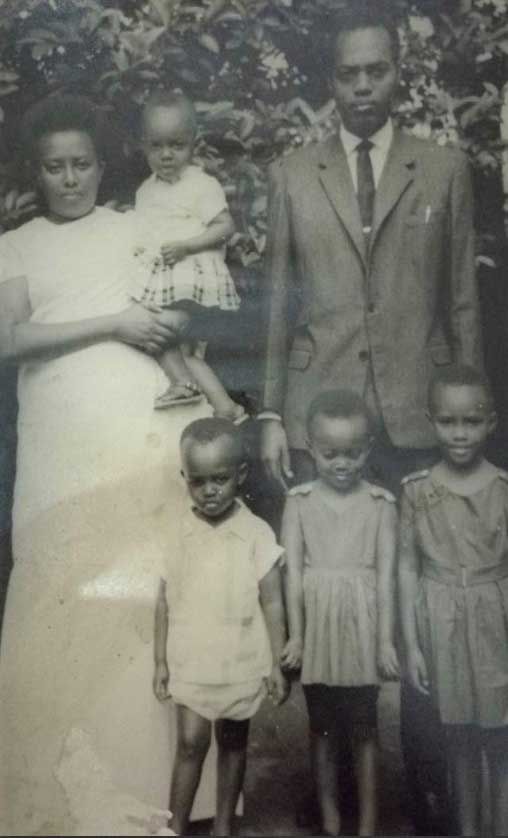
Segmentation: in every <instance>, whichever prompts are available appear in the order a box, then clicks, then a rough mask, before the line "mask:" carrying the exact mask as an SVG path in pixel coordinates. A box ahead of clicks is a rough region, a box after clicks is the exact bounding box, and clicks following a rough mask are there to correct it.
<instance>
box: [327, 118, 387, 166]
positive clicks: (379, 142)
mask: <svg viewBox="0 0 508 838" xmlns="http://www.w3.org/2000/svg"><path fill="white" fill-rule="evenodd" d="M339 136H340V140H341V142H342V145H343V146H344V151H345V152H346V157H350V156H351V154H353V152H354V151H356V147H357V146H358V143H361V141H362V138H361V137H356V136H355V135H354V134H351V132H350V131H348V130H347V128H344V125H341V126H340V130H339ZM367 139H369V140H370V142H371V143H372V144H373V146H374V148H375V149H376V150H379V151H380V152H382V154H383V155H384V156H386V155H387V154H388V151H389V150H390V146H391V144H392V140H393V120H392V119H391V117H390V118H389V119H387V120H386V122H385V124H384V125H383V126H382V128H380V129H379V131H376V133H375V134H372V135H371V136H370V137H368V138H367Z"/></svg>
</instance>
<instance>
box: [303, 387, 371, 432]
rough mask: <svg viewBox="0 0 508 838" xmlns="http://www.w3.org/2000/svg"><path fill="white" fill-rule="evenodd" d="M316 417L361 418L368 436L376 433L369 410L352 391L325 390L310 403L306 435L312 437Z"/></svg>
mask: <svg viewBox="0 0 508 838" xmlns="http://www.w3.org/2000/svg"><path fill="white" fill-rule="evenodd" d="M316 416H327V417H329V418H331V419H352V418H353V417H357V416H361V417H362V418H363V419H365V422H366V424H367V431H368V433H369V434H370V435H372V436H373V435H374V434H375V433H376V422H375V420H374V417H373V416H372V413H371V412H370V410H369V408H368V407H367V405H366V404H365V402H364V400H363V399H362V398H361V396H359V395H358V393H354V392H353V391H352V390H325V391H324V392H322V393H319V394H318V395H317V396H316V397H315V398H314V399H313V400H312V402H311V403H310V406H309V409H308V411H307V434H308V435H309V437H310V436H312V423H313V422H314V419H315V418H316Z"/></svg>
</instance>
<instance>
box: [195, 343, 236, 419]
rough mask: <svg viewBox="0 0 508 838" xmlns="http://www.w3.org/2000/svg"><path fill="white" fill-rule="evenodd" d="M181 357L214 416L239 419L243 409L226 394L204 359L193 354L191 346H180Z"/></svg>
mask: <svg viewBox="0 0 508 838" xmlns="http://www.w3.org/2000/svg"><path fill="white" fill-rule="evenodd" d="M181 350H182V356H183V358H184V360H185V363H186V364H187V367H188V369H189V370H190V371H191V373H192V377H193V379H194V381H196V382H197V383H198V385H199V387H200V388H201V390H202V391H203V393H204V394H205V396H206V398H207V399H208V401H209V402H210V404H211V405H212V407H213V409H214V413H215V415H216V416H222V417H224V418H225V419H231V420H232V421H234V420H235V419H239V418H240V416H242V415H243V408H242V407H241V406H240V405H238V404H237V403H236V402H234V401H233V399H231V398H230V397H229V395H228V394H227V392H226V390H225V388H224V386H223V384H222V382H221V381H220V380H219V378H218V377H217V376H216V375H215V373H214V371H213V370H212V368H211V367H209V366H208V364H207V363H206V361H205V360H204V358H201V357H199V355H196V354H195V350H194V347H193V346H192V345H191V344H188V343H187V344H185V343H182V344H181Z"/></svg>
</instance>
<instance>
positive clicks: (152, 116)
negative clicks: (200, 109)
mask: <svg viewBox="0 0 508 838" xmlns="http://www.w3.org/2000/svg"><path fill="white" fill-rule="evenodd" d="M193 147H194V131H193V129H192V126H191V125H190V124H189V120H188V119H187V118H186V116H185V113H184V112H183V110H182V109H181V108H179V107H174V108H167V107H154V108H150V109H149V110H148V111H147V113H145V117H144V133H143V149H144V152H145V156H146V160H147V163H148V165H149V166H150V169H151V170H152V172H154V174H156V175H157V177H158V178H160V179H161V180H165V181H166V182H167V183H175V182H176V181H177V180H178V179H179V177H180V175H181V174H182V172H183V170H184V169H185V167H186V166H187V165H188V163H189V162H190V160H191V158H192V151H193Z"/></svg>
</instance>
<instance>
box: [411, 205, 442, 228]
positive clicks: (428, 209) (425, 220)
mask: <svg viewBox="0 0 508 838" xmlns="http://www.w3.org/2000/svg"><path fill="white" fill-rule="evenodd" d="M446 214H447V208H446V207H445V206H437V207H433V206H432V205H431V204H427V206H422V207H419V208H418V210H417V211H416V212H412V213H409V215H407V216H406V218H405V220H404V224H405V226H406V227H409V228H417V229H418V230H419V231H425V230H426V229H427V228H429V229H430V228H432V227H434V226H435V225H436V224H438V225H442V224H444V223H445V220H446Z"/></svg>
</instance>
